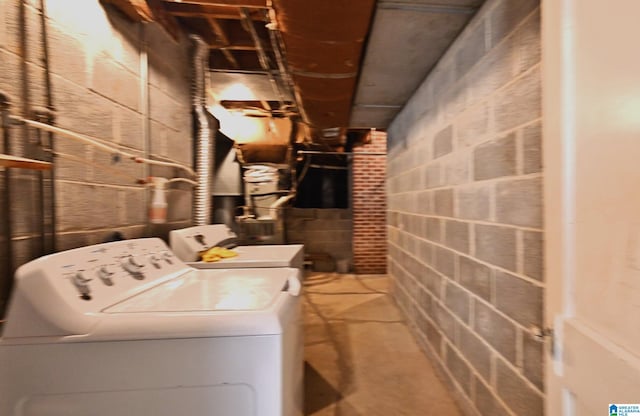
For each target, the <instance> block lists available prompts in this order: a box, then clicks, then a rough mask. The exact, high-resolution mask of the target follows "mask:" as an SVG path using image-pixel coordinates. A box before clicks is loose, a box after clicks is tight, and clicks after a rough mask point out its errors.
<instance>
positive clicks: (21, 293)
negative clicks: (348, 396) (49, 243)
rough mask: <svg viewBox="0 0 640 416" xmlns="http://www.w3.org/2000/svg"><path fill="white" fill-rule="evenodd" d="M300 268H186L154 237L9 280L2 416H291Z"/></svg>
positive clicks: (103, 247)
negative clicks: (10, 293) (11, 288)
mask: <svg viewBox="0 0 640 416" xmlns="http://www.w3.org/2000/svg"><path fill="white" fill-rule="evenodd" d="M299 293H300V280H299V270H297V269H292V268H271V269H233V270H196V269H193V268H190V267H188V266H186V265H185V264H184V263H182V262H181V261H179V260H178V259H177V258H176V257H175V256H174V255H173V253H172V252H171V251H169V250H168V248H167V246H166V245H165V244H164V243H163V242H162V240H159V239H155V238H153V239H139V240H125V241H118V242H113V243H105V244H100V245H96V246H90V247H83V248H79V249H75V250H70V251H66V252H61V253H57V254H53V255H50V256H46V257H43V258H40V259H38V260H34V261H32V262H30V263H28V264H26V265H24V266H22V267H21V268H20V269H19V270H18V271H17V272H16V286H15V288H14V292H13V296H12V299H11V301H10V305H9V309H8V314H7V323H6V326H5V328H4V332H3V336H2V338H0V415H3V416H36V415H37V416H88V415H91V416H120V415H122V416H125V415H126V416H129V415H131V416H143V415H145V416H146V415H154V416H175V415H185V416H205V415H206V416H245V415H246V416H299V415H302V387H303V385H302V371H303V352H302V342H301V341H302V339H301V338H302V332H301V316H300V301H299V299H300V297H299V296H298V295H299Z"/></svg>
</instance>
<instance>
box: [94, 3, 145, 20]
mask: <svg viewBox="0 0 640 416" xmlns="http://www.w3.org/2000/svg"><path fill="white" fill-rule="evenodd" d="M100 2H101V3H103V4H113V5H114V6H115V7H116V8H117V9H118V10H120V11H121V12H122V13H124V14H125V15H126V16H127V17H128V18H129V19H131V20H133V21H134V22H153V21H154V20H155V19H154V17H153V12H152V11H151V8H150V7H149V5H148V4H147V2H146V0H100Z"/></svg>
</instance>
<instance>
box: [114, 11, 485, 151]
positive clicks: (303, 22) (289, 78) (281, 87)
mask: <svg viewBox="0 0 640 416" xmlns="http://www.w3.org/2000/svg"><path fill="white" fill-rule="evenodd" d="M103 1H105V2H110V3H114V4H116V6H118V7H120V9H121V10H123V11H124V12H125V13H127V14H128V15H129V16H131V17H132V18H137V19H138V20H145V21H149V20H156V21H158V22H159V23H161V24H163V25H164V26H165V28H167V30H168V31H169V32H170V33H171V32H174V33H175V31H176V30H179V29H178V28H182V30H184V31H186V32H189V33H196V34H199V35H200V36H201V37H202V38H203V39H204V40H205V42H206V43H207V44H208V45H209V47H210V50H211V53H210V59H209V64H210V68H211V71H212V72H213V73H214V75H215V74H216V73H217V74H220V73H224V74H232V73H235V74H244V75H247V74H250V75H255V76H258V77H262V78H263V84H265V85H267V86H269V87H270V89H271V91H267V92H265V97H252V99H251V100H247V101H251V102H250V103H248V104H247V105H248V106H250V107H251V108H254V109H255V107H256V106H257V105H258V106H260V107H261V110H264V111H265V112H267V113H269V112H272V113H277V115H278V116H283V115H286V116H292V117H294V118H297V119H300V120H301V121H302V122H304V123H305V124H307V125H308V126H310V127H311V129H310V130H311V131H315V132H316V134H317V135H318V137H319V138H320V139H322V138H323V134H322V132H323V131H326V132H331V134H327V137H333V136H335V134H334V133H333V132H334V131H335V129H332V128H335V127H339V128H341V131H344V129H345V128H347V127H350V128H352V129H368V128H379V129H385V128H386V127H387V126H388V125H389V123H390V122H391V120H392V119H393V118H394V117H395V115H396V114H397V113H398V111H399V110H400V109H401V108H402V106H403V105H404V103H405V102H406V101H407V100H408V99H409V98H410V96H411V94H412V93H413V91H414V90H415V89H416V88H417V86H418V85H419V84H420V83H421V82H422V80H423V79H424V78H425V77H426V75H427V74H428V72H429V71H430V70H431V69H432V68H433V66H434V65H435V64H436V62H437V61H438V59H439V58H440V57H441V56H442V55H443V53H444V52H445V51H446V49H447V48H448V46H449V45H450V44H451V43H452V42H453V40H454V39H455V38H456V36H457V35H458V34H459V33H460V32H461V30H462V29H463V28H464V26H465V25H466V24H467V22H468V21H469V20H470V18H471V17H472V16H473V14H474V13H475V12H476V11H477V10H478V8H479V7H480V6H481V5H482V3H483V2H484V0H402V1H392V0H378V1H377V2H376V0H350V1H343V0H304V1H301V0H182V1H179V0H103ZM436 1H437V3H436ZM365 47H366V53H365ZM217 78H218V79H220V77H219V76H218V77H217ZM214 79H215V78H214ZM263 90H264V89H263ZM238 101H241V100H230V104H228V105H230V106H234V108H238V107H239V106H242V104H241V103H239V102H238Z"/></svg>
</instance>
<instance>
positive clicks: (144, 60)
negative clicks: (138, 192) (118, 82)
mask: <svg viewBox="0 0 640 416" xmlns="http://www.w3.org/2000/svg"><path fill="white" fill-rule="evenodd" d="M139 36H140V103H141V108H140V112H141V113H142V118H143V122H142V146H143V150H142V151H143V154H144V157H146V158H150V156H151V111H150V108H151V106H150V105H149V96H150V94H149V46H148V44H147V30H146V24H144V23H142V24H140V33H139ZM142 169H143V170H142V172H143V173H142V177H143V178H147V177H149V176H151V167H150V166H149V165H148V164H146V163H143V167H142ZM143 195H144V206H145V207H148V206H149V205H150V204H151V200H150V196H149V193H148V192H144V193H143ZM150 226H151V222H150V219H149V218H147V227H150ZM147 231H149V232H150V230H149V229H148V230H147Z"/></svg>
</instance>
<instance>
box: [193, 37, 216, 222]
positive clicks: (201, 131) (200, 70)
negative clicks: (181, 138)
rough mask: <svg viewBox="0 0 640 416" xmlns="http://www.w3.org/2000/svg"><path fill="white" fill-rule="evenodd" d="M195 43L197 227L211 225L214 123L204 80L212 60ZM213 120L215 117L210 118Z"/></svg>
mask: <svg viewBox="0 0 640 416" xmlns="http://www.w3.org/2000/svg"><path fill="white" fill-rule="evenodd" d="M190 38H191V40H192V41H193V44H194V51H193V82H192V90H191V98H192V106H193V118H194V127H195V140H196V142H195V164H196V173H197V175H198V186H196V189H195V193H194V203H193V210H194V212H193V222H194V224H195V225H206V224H210V223H211V198H212V196H211V181H212V178H211V174H212V172H211V170H212V169H211V165H212V162H213V137H212V136H213V135H212V132H211V130H212V126H211V125H210V121H213V122H214V123H215V119H213V120H211V119H210V118H209V117H210V116H209V115H208V114H207V110H206V108H205V105H206V98H205V93H206V91H205V85H206V81H205V77H206V76H207V72H208V71H207V67H208V59H209V47H208V46H207V44H206V43H205V42H204V41H203V40H202V38H201V37H199V36H196V35H191V36H190ZM211 118H213V117H211Z"/></svg>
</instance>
